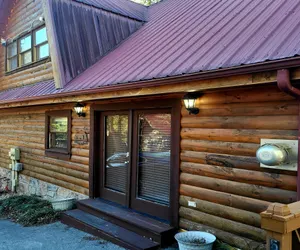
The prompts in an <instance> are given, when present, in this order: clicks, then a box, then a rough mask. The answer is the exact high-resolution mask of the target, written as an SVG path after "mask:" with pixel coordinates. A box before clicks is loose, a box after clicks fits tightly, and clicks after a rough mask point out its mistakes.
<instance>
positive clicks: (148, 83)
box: [0, 57, 300, 104]
mask: <svg viewBox="0 0 300 250" xmlns="http://www.w3.org/2000/svg"><path fill="white" fill-rule="evenodd" d="M296 67H300V57H294V58H288V59H281V60H276V61H267V62H263V63H256V64H251V65H242V66H238V67H231V68H226V69H217V70H211V71H203V72H198V73H193V74H182V75H179V76H170V77H164V78H157V79H151V80H144V81H137V82H132V83H123V84H116V85H111V86H106V87H101V88H93V89H86V90H76V91H71V92H62V93H55V94H50V95H43V96H35V97H26V98H20V99H13V100H8V101H0V104H9V103H20V102H30V101H37V100H45V99H56V98H63V97H71V96H72V97H75V96H80V95H89V94H96V93H105V92H113V91H126V90H131V89H132V90H133V89H139V88H151V87H158V86H165V85H170V84H179V83H187V82H193V81H201V80H209V79H215V78H223V77H230V76H237V75H245V74H252V73H259V72H266V71H274V70H279V69H283V68H285V69H287V68H296ZM231 87H232V86H231Z"/></svg>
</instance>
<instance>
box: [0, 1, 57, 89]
mask: <svg viewBox="0 0 300 250" xmlns="http://www.w3.org/2000/svg"><path fill="white" fill-rule="evenodd" d="M40 16H43V9H42V3H41V0H34V1H33V0H19V1H16V4H15V5H14V6H13V9H12V12H11V13H10V16H9V20H8V25H7V27H6V30H5V33H4V35H2V34H1V36H3V37H5V38H6V39H7V38H11V39H14V38H15V37H17V36H19V35H20V34H22V33H23V32H25V31H27V30H28V31H29V30H30V29H31V25H32V23H33V21H35V20H37V19H38V18H39V17H40ZM33 24H34V27H35V26H37V25H39V23H38V22H34V23H33ZM5 53H6V49H5V47H3V46H0V91H1V90H5V89H10V88H16V87H20V86H23V85H28V84H33V83H37V82H42V81H45V80H49V79H53V72H52V64H51V61H50V59H49V60H48V61H46V62H45V63H43V64H40V65H38V66H35V67H30V68H29V69H24V70H21V71H19V72H16V73H12V74H9V75H5Z"/></svg>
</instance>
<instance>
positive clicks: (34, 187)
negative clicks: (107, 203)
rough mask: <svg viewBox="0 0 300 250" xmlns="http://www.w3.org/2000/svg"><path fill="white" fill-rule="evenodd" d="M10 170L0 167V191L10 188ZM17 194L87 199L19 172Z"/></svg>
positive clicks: (46, 197)
mask: <svg viewBox="0 0 300 250" xmlns="http://www.w3.org/2000/svg"><path fill="white" fill-rule="evenodd" d="M10 179H11V171H9V170H8V169H4V168H0V191H2V190H5V189H7V188H9V189H11V182H10ZM17 193H18V194H26V195H37V196H40V197H42V198H44V199H47V200H52V199H63V198H75V199H77V200H82V199H87V198H88V196H87V195H84V194H80V193H77V192H74V191H71V190H69V189H66V188H63V187H59V186H57V185H53V184H50V183H47V182H44V181H41V180H38V179H36V178H33V177H29V176H25V175H22V174H19V184H18V186H17Z"/></svg>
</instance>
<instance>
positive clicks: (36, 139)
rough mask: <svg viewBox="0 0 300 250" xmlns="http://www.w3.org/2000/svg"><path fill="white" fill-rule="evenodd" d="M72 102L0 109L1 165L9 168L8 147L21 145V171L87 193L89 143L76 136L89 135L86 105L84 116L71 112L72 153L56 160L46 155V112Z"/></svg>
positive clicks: (69, 107) (61, 108)
mask: <svg viewBox="0 0 300 250" xmlns="http://www.w3.org/2000/svg"><path fill="white" fill-rule="evenodd" d="M72 108H73V104H65V105H52V106H39V107H35V108H18V109H7V110H2V111H1V116H0V139H1V140H0V167H2V168H6V169H8V166H9V164H10V159H9V157H8V152H9V149H10V148H11V147H20V149H21V162H22V163H23V164H24V170H23V171H22V172H21V174H23V175H27V176H31V177H34V178H37V179H40V180H42V181H46V182H49V183H53V184H55V185H58V186H61V187H64V188H67V189H70V190H73V191H76V192H79V193H82V194H86V195H88V184H89V183H88V180H89V166H88V164H89V150H88V148H89V144H88V143H87V144H82V143H80V141H76V140H75V139H76V138H78V137H85V136H86V135H89V127H90V126H89V107H87V116H86V117H84V118H83V117H80V118H79V117H78V116H77V115H76V114H75V113H74V112H73V113H72V156H71V159H70V160H59V159H55V158H50V157H46V156H45V112H46V111H50V110H63V109H72Z"/></svg>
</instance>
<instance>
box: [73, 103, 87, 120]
mask: <svg viewBox="0 0 300 250" xmlns="http://www.w3.org/2000/svg"><path fill="white" fill-rule="evenodd" d="M84 107H85V105H84V104H83V103H80V102H77V103H76V104H75V106H74V110H75V112H76V114H77V115H78V116H79V117H85V113H84Z"/></svg>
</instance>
